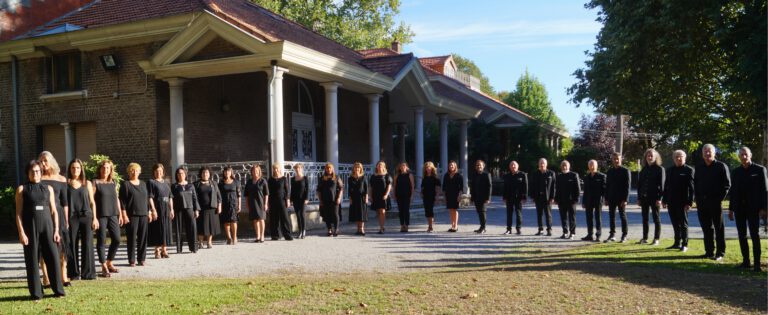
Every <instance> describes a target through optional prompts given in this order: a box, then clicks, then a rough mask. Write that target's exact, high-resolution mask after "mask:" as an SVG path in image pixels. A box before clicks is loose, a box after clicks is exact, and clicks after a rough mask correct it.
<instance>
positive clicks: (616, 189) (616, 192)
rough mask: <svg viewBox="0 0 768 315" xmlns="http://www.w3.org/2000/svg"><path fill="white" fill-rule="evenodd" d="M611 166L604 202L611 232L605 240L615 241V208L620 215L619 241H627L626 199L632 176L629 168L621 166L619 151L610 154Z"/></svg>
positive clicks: (607, 176) (607, 177)
mask: <svg viewBox="0 0 768 315" xmlns="http://www.w3.org/2000/svg"><path fill="white" fill-rule="evenodd" d="M611 160H612V162H613V166H611V168H610V169H609V170H608V174H607V175H606V180H607V183H606V193H605V203H606V204H607V205H608V217H609V219H610V220H611V222H610V224H611V234H610V235H608V239H606V240H605V242H606V243H607V242H615V241H616V210H618V211H619V217H621V242H622V243H624V242H626V241H627V232H628V228H627V212H626V207H627V200H628V199H629V187H630V181H631V180H632V177H631V176H630V172H629V169H628V168H626V167H624V166H621V153H618V152H614V153H613V155H612V156H611Z"/></svg>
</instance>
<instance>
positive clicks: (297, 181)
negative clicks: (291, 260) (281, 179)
mask: <svg viewBox="0 0 768 315" xmlns="http://www.w3.org/2000/svg"><path fill="white" fill-rule="evenodd" d="M293 173H294V176H293V177H292V178H291V203H292V204H293V211H294V212H296V222H297V223H298V224H299V238H304V236H306V226H305V223H304V206H306V205H307V202H309V180H307V178H306V177H304V164H301V163H297V164H295V165H294V166H293Z"/></svg>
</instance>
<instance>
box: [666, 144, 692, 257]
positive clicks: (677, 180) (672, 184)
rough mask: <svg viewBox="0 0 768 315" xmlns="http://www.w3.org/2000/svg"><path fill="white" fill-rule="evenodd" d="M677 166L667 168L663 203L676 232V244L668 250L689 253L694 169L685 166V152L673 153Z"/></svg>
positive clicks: (677, 151)
mask: <svg viewBox="0 0 768 315" xmlns="http://www.w3.org/2000/svg"><path fill="white" fill-rule="evenodd" d="M672 159H673V160H674V161H675V166H672V167H669V168H667V180H666V181H665V182H664V197H662V200H661V203H662V206H663V207H664V208H667V209H669V210H668V211H669V219H670V221H672V229H673V230H674V231H675V243H674V244H672V246H670V247H669V248H667V249H680V251H681V252H686V251H688V210H690V209H691V206H693V177H694V174H695V172H694V171H693V167H690V166H688V165H685V152H683V151H682V150H676V151H675V152H674V153H672Z"/></svg>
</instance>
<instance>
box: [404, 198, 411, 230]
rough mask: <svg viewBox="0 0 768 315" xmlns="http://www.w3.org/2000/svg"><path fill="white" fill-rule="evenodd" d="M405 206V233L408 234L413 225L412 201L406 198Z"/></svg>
mask: <svg viewBox="0 0 768 315" xmlns="http://www.w3.org/2000/svg"><path fill="white" fill-rule="evenodd" d="M403 204H404V205H405V208H404V209H403V210H405V231H406V232H407V231H408V226H409V225H411V199H410V198H406V199H405V201H404V202H403Z"/></svg>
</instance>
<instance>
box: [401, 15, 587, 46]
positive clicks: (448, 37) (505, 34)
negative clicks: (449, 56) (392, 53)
mask: <svg viewBox="0 0 768 315" xmlns="http://www.w3.org/2000/svg"><path fill="white" fill-rule="evenodd" d="M600 28H601V24H600V23H598V22H596V21H585V20H544V21H535V22H533V21H516V22H508V21H496V22H482V23H470V24H466V25H463V26H459V27H456V26H455V25H448V24H442V23H434V24H431V23H428V24H425V23H418V24H413V25H412V29H413V30H414V32H415V33H416V36H415V37H414V41H415V42H443V41H446V42H456V41H462V40H472V41H478V40H495V41H497V42H500V43H504V42H507V43H509V42H526V41H531V38H541V37H550V38H551V37H572V36H579V35H590V36H594V35H595V34H597V33H598V32H599V31H600Z"/></svg>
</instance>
